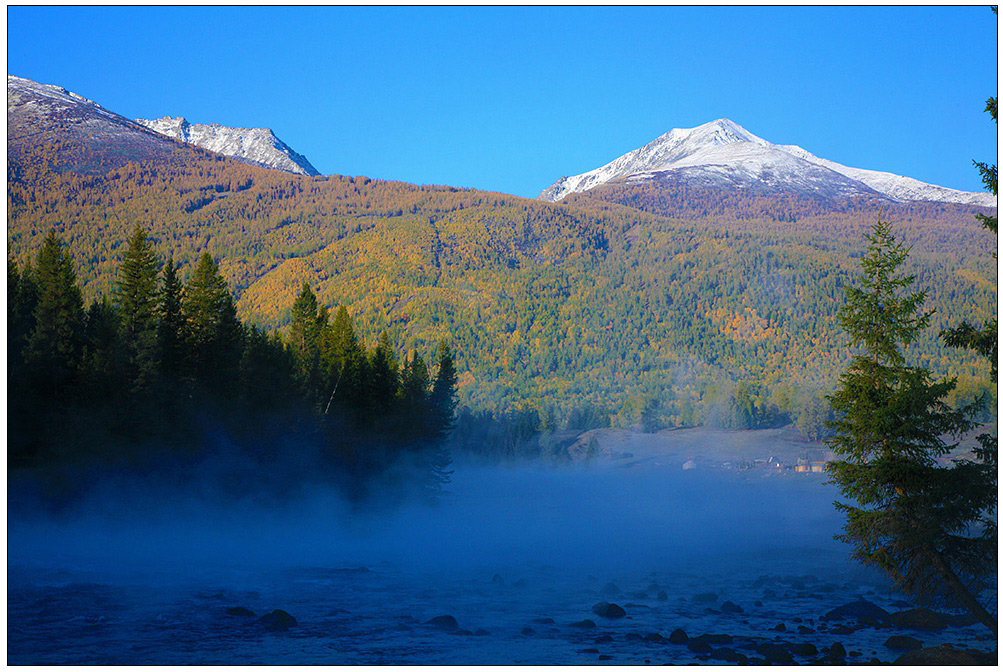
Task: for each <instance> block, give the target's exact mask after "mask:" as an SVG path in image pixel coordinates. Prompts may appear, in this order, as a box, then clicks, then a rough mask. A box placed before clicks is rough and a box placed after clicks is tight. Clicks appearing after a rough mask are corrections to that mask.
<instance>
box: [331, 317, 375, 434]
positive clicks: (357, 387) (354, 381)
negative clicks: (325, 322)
mask: <svg viewBox="0 0 1003 672" xmlns="http://www.w3.org/2000/svg"><path fill="white" fill-rule="evenodd" d="M321 365H322V368H323V375H324V380H325V385H324V386H323V389H324V390H325V391H327V400H326V403H325V405H324V408H323V411H324V414H325V415H327V414H329V413H330V412H331V409H332V407H334V408H338V409H340V410H341V412H342V413H345V414H347V415H348V419H349V420H351V421H352V422H354V423H357V422H359V420H360V417H361V415H360V414H361V413H362V409H363V406H364V403H365V395H364V393H363V381H364V379H365V376H366V357H365V353H364V352H363V351H362V346H361V345H359V339H358V337H357V336H356V335H355V330H354V329H353V328H352V319H351V317H349V315H348V310H347V309H346V308H345V306H339V307H338V312H337V313H335V316H334V322H333V323H332V324H331V325H330V327H328V328H327V329H324V330H323V331H322V332H321Z"/></svg>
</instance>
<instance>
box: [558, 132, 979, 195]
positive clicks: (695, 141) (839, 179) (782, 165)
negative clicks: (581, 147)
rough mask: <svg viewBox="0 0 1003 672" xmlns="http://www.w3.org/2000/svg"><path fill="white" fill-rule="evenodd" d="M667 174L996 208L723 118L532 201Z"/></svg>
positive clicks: (664, 138) (671, 135)
mask: <svg viewBox="0 0 1003 672" xmlns="http://www.w3.org/2000/svg"><path fill="white" fill-rule="evenodd" d="M670 174H671V175H672V176H674V177H678V178H681V179H685V180H688V181H693V182H698V183H700V184H703V185H708V184H714V185H717V186H731V187H739V188H742V187H746V186H749V185H752V184H755V185H757V186H765V187H767V188H773V189H778V190H786V191H797V192H801V193H810V194H813V195H820V196H824V197H827V198H836V197H845V196H852V195H860V194H867V195H880V196H883V197H885V198H888V199H890V200H893V201H945V202H951V203H965V204H969V205H980V206H986V207H996V199H995V197H993V196H992V195H991V194H987V193H977V192H966V191H959V190H956V189H947V188H945V187H938V186H936V185H932V184H926V183H924V182H920V181H919V180H914V179H912V178H908V177H902V176H899V175H893V174H891V173H882V172H878V171H872V170H864V169H861V168H851V167H849V166H844V165H842V164H839V163H836V162H835V161H829V160H828V159H822V158H819V157H817V156H815V155H814V154H812V153H811V152H808V151H806V150H804V149H802V148H801V147H798V146H796V145H774V144H772V143H770V142H767V141H766V140H763V139H762V138H760V137H758V136H756V135H754V134H752V133H750V132H749V131H747V130H746V129H744V128H742V127H741V126H739V125H738V124H736V123H735V122H733V121H731V120H730V119H718V120H716V121H712V122H710V123H707V124H703V125H702V126H697V127H695V128H676V129H673V130H671V131H669V132H668V133H665V134H663V135H661V136H659V137H658V138H656V139H655V140H653V141H652V142H650V143H648V144H647V145H644V146H643V147H640V148H639V149H635V150H634V151H632V152H628V153H627V154H624V155H623V156H621V157H620V158H618V159H615V160H613V161H611V162H610V163H607V164H606V165H604V166H601V167H599V168H596V169H595V170H591V171H589V172H587V173H582V174H580V175H574V176H571V177H562V178H561V179H560V180H558V181H557V182H555V183H554V184H552V185H551V186H550V187H548V188H547V189H545V190H544V191H543V192H542V193H541V194H540V198H541V199H543V200H549V201H559V200H561V199H562V198H564V197H565V196H567V195H568V194H571V193H575V192H583V191H588V190H589V189H592V188H594V187H597V186H599V185H601V184H605V183H607V182H611V181H613V180H621V179H626V180H630V181H631V182H637V181H648V180H653V179H656V178H657V177H665V176H666V175H670Z"/></svg>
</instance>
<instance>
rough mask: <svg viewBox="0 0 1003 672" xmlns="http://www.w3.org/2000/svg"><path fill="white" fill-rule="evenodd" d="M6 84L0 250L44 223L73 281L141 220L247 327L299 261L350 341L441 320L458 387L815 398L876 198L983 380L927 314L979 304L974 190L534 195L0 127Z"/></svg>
mask: <svg viewBox="0 0 1003 672" xmlns="http://www.w3.org/2000/svg"><path fill="white" fill-rule="evenodd" d="M9 86H10V85H9ZM8 98H9V103H8V157H9V165H10V170H9V179H8V248H9V254H10V255H11V256H12V257H13V258H14V259H15V260H16V261H18V262H19V263H22V264H23V263H25V262H28V261H30V260H34V258H35V256H36V255H37V254H38V250H39V249H40V247H41V245H42V242H43V240H44V239H45V237H46V235H47V234H48V233H49V231H50V230H54V231H55V232H56V233H57V234H58V235H59V236H61V237H62V239H63V240H64V241H65V242H66V243H67V245H68V249H69V250H70V252H71V253H72V255H73V259H74V260H75V263H76V273H77V277H78V278H79V280H80V283H81V288H82V292H83V295H84V297H85V299H86V300H88V301H90V300H93V299H94V298H96V297H99V296H109V295H110V292H111V289H112V287H113V283H114V279H115V277H116V272H117V268H118V266H119V264H120V263H121V260H122V255H123V251H124V243H125V241H126V239H127V238H128V236H129V234H130V232H131V231H132V230H133V228H134V227H135V226H136V225H140V226H142V227H144V229H145V230H146V231H148V233H149V236H150V239H151V241H153V243H154V245H155V248H156V249H157V250H158V252H159V254H160V255H161V259H163V258H164V257H166V255H168V254H169V255H173V258H174V260H175V261H176V262H179V263H180V274H181V277H182V278H187V277H188V276H190V275H191V273H192V272H193V269H194V268H195V266H196V263H197V262H198V260H199V259H200V257H201V256H202V255H203V254H204V253H206V252H208V253H209V254H210V255H211V256H212V257H213V258H215V259H216V260H218V263H219V270H220V273H221V274H222V276H223V277H224V278H225V279H226V281H227V283H228V284H229V286H230V287H231V288H232V290H233V292H234V296H235V298H236V307H237V311H238V313H239V315H240V317H241V319H242V320H244V321H245V322H248V323H253V324H256V325H258V326H259V327H260V328H262V329H264V330H272V329H280V330H283V332H284V333H287V332H288V329H289V327H290V323H291V321H292V318H293V314H292V310H291V306H292V305H293V303H294V301H295V300H296V299H297V297H298V296H299V295H300V292H301V290H302V287H303V283H304V282H305V283H307V285H308V287H310V288H311V291H313V292H314V293H315V295H316V297H317V299H318V301H319V303H320V305H321V306H325V307H328V308H330V309H333V308H334V307H336V306H345V307H346V308H347V310H348V313H349V314H350V315H351V318H352V320H353V321H354V322H355V324H356V325H358V330H359V336H360V338H361V339H362V340H363V341H364V342H365V343H370V344H376V343H377V335H378V334H380V333H381V332H383V331H386V332H387V333H388V334H389V335H390V340H391V341H392V342H394V343H396V344H397V345H396V348H397V349H398V351H397V352H398V355H402V354H403V353H405V352H411V351H412V350H413V349H418V350H419V351H422V352H428V351H430V350H431V349H432V348H433V347H434V346H435V344H437V343H438V342H440V341H442V340H445V341H447V342H448V343H450V344H451V345H452V347H453V352H454V354H455V362H456V367H457V379H458V384H457V389H458V396H459V402H460V404H461V405H466V406H468V407H470V408H471V409H475V410H478V411H491V412H493V413H495V414H496V415H505V414H510V415H512V414H514V415H516V416H518V417H520V418H522V419H525V418H529V422H530V423H531V424H532V423H536V425H537V426H545V427H562V426H568V427H571V428H576V427H575V426H576V425H578V427H577V428H581V429H584V428H588V427H584V426H581V425H585V424H590V423H599V424H605V423H609V424H612V425H614V426H623V427H643V428H645V429H657V428H660V427H671V426H680V425H695V424H713V425H717V426H726V427H759V426H768V425H771V424H776V423H781V422H785V421H788V420H796V419H798V418H799V417H807V416H810V415H811V414H812V413H815V410H816V409H817V407H818V403H817V401H818V397H819V395H820V394H821V393H823V392H824V391H827V390H829V389H831V388H832V385H833V383H834V381H835V377H836V375H837V372H838V371H839V370H840V369H841V368H842V367H843V366H844V365H845V363H846V362H847V361H848V359H849V355H850V353H849V352H848V351H847V348H846V339H845V337H844V335H843V334H842V333H841V332H840V329H839V327H838V325H837V322H836V311H837V310H838V308H839V306H840V305H841V302H842V299H843V287H844V286H845V285H846V284H847V283H848V282H850V281H851V280H852V278H853V277H855V275H856V271H857V267H858V258H859V256H860V255H861V253H862V250H863V242H862V241H863V234H864V232H865V231H867V230H868V229H869V227H870V226H871V224H873V223H874V222H875V221H876V220H877V217H878V214H879V212H883V217H884V219H886V220H889V221H891V222H892V223H893V226H894V229H895V233H896V236H897V237H898V238H899V239H900V240H901V241H903V242H904V243H905V244H906V245H908V246H911V248H912V252H911V255H910V258H909V263H910V264H911V265H912V270H913V271H914V272H915V273H916V275H917V286H919V287H921V288H925V289H927V290H928V291H929V294H928V298H927V302H928V304H927V305H928V306H929V307H931V308H934V309H935V310H936V313H935V317H934V323H933V325H932V327H931V329H930V330H929V331H928V332H927V333H925V334H923V336H922V337H921V339H920V341H919V342H918V343H917V345H916V346H915V347H914V348H913V349H912V351H911V356H912V357H914V358H915V359H916V360H918V361H919V362H920V363H922V364H923V365H924V366H929V367H930V368H932V369H933V370H934V371H937V372H940V373H951V374H956V375H959V376H960V384H959V386H958V390H957V393H956V394H957V395H958V397H959V398H961V397H963V398H965V399H970V398H974V397H975V396H977V395H978V394H980V393H982V392H984V391H987V390H989V391H992V393H995V392H994V390H995V388H994V387H993V386H991V385H990V384H989V383H988V380H987V377H986V375H985V372H984V371H983V370H982V368H981V365H980V363H979V362H978V360H977V358H976V357H974V356H967V355H965V354H964V353H962V352H960V351H958V350H954V349H948V348H945V347H944V346H943V345H942V344H941V343H940V342H939V340H938V338H937V333H938V331H939V330H940V328H943V327H946V326H950V325H954V324H957V323H958V322H960V321H961V320H962V319H966V318H967V319H972V318H974V319H981V318H982V316H983V314H988V313H989V312H993V313H994V311H995V307H996V301H997V296H996V295H997V290H996V264H995V261H994V259H993V258H992V256H991V255H990V251H991V250H993V249H994V246H995V239H994V237H993V236H992V234H990V233H988V232H986V231H983V230H982V229H981V227H980V226H979V225H978V222H977V221H976V220H975V214H976V213H981V212H987V211H989V210H988V209H987V208H986V207H984V205H980V204H982V203H983V201H980V200H975V201H972V200H971V199H969V201H968V202H943V201H933V200H909V199H904V198H895V197H891V196H889V195H887V194H882V193H879V192H878V191H876V190H875V189H874V188H873V187H868V188H867V189H859V190H854V191H853V192H852V193H843V194H835V193H833V192H832V190H831V189H828V188H827V191H825V193H822V192H818V191H816V192H811V191H805V190H803V189H800V188H798V189H795V188H784V187H783V185H779V184H773V185H772V186H771V185H770V183H769V182H763V181H749V182H747V183H745V182H743V184H745V185H746V186H744V187H742V188H737V187H735V186H734V184H733V185H732V187H728V186H727V185H722V184H720V183H716V182H708V181H707V180H694V179H690V177H692V174H691V175H690V176H689V177H687V175H685V174H681V173H678V172H673V171H661V172H656V173H655V174H653V175H652V176H651V179H644V180H638V179H633V178H630V177H629V176H621V177H620V178H619V179H613V180H608V181H603V182H596V184H594V185H591V188H590V189H589V190H586V191H570V190H569V191H568V192H567V193H565V194H563V196H562V198H561V200H559V201H556V202H551V201H547V200H534V199H524V198H518V197H514V196H509V195H504V194H500V193H492V192H484V191H476V190H470V189H457V188H453V187H448V186H429V185H414V184H406V183H401V182H391V181H384V180H372V179H369V178H366V177H345V176H337V175H332V176H304V175H293V174H288V173H282V172H278V171H275V170H268V169H265V168H261V167H257V166H252V165H248V164H247V163H244V162H239V161H236V160H234V159H231V158H227V157H224V156H221V155H218V154H214V153H211V152H208V151H205V150H203V149H200V148H196V147H192V146H190V145H182V144H179V143H177V142H175V141H173V140H171V139H169V138H166V137H164V136H158V135H156V134H153V133H151V132H150V131H149V130H148V129H146V128H144V127H141V126H139V125H138V124H134V123H133V122H130V123H132V126H133V127H134V128H133V127H129V129H128V132H126V130H125V128H126V127H125V126H117V127H116V129H117V130H116V134H107V135H106V136H101V135H99V134H84V133H81V132H79V128H80V125H81V124H86V123H91V122H90V121H88V120H83V121H77V120H67V119H66V118H65V117H58V116H53V115H49V119H50V121H47V122H45V123H41V124H39V125H38V129H39V132H36V133H33V134H23V133H14V132H13V131H12V129H16V128H21V126H19V124H21V123H22V122H21V117H20V116H19V114H20V112H19V113H18V114H13V113H12V111H11V107H10V93H9V94H8ZM74 129H76V130H74ZM158 142H160V143H163V145H157V144H156V143H158ZM757 146H758V145H757ZM122 147H135V148H139V149H136V150H135V151H129V152H125V151H123V150H122V149H121V148H122ZM140 149H142V151H139V150H140ZM771 151H772V150H771ZM801 151H803V150H801ZM772 155H773V154H771V156H772ZM787 155H788V156H791V155H790V154H789V153H788V154H787ZM87 157H94V158H92V159H89V160H88V159H87ZM798 160H803V159H798ZM785 161H786V159H785ZM799 165H800V164H799ZM812 165H816V164H812ZM816 167H818V168H819V170H820V171H823V170H824V171H828V172H827V173H825V174H827V175H828V174H829V173H831V174H833V175H836V174H837V173H836V171H834V170H833V169H832V168H831V167H824V166H821V167H819V166H817V165H816ZM851 170H852V169H851ZM774 174H775V173H774ZM840 179H843V180H844V184H849V182H848V181H849V180H851V178H850V177H847V176H843V178H840ZM837 181H838V180H837ZM856 182H859V180H856ZM785 184H786V183H785ZM958 193H962V192H958ZM585 418H591V420H587V421H586V420H583V419H585Z"/></svg>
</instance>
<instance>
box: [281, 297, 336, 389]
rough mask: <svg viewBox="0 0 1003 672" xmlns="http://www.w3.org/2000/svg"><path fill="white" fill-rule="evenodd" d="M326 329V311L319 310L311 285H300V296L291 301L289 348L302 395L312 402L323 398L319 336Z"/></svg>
mask: <svg viewBox="0 0 1003 672" xmlns="http://www.w3.org/2000/svg"><path fill="white" fill-rule="evenodd" d="M326 326H327V312H326V311H325V310H319V309H318V306H317V297H316V295H315V294H314V293H313V290H311V289H310V285H309V284H308V283H306V282H304V283H303V288H302V290H301V291H300V295H299V296H298V297H297V298H296V301H294V302H293V307H292V324H291V325H290V327H289V346H290V348H292V351H293V355H294V356H295V358H296V363H297V369H298V377H299V379H300V385H301V387H302V389H303V393H304V394H305V396H306V397H307V399H308V400H309V401H310V402H311V403H317V404H319V403H322V402H324V401H326V399H323V400H322V399H321V397H322V396H324V391H323V390H322V389H321V387H324V386H323V385H322V381H321V379H322V376H321V356H320V354H321V353H320V345H321V343H320V341H321V334H322V333H323V331H324V328H325V327H326Z"/></svg>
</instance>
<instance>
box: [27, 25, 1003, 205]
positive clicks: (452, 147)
mask: <svg viewBox="0 0 1003 672" xmlns="http://www.w3.org/2000/svg"><path fill="white" fill-rule="evenodd" d="M7 18H8V23H7V31H8V32H7V39H8V42H7V58H8V64H7V71H8V73H10V74H14V75H19V76H23V77H28V78H29V79H34V80H37V81H40V82H42V83H45V84H58V85H60V86H63V87H65V88H67V89H69V90H70V91H74V92H76V93H79V94H80V95H82V96H85V97H87V98H90V99H92V100H94V101H96V102H98V103H99V104H101V105H103V106H104V107H106V108H108V109H110V110H112V111H115V112H118V113H120V114H123V115H125V116H127V117H160V116H164V115H171V116H184V117H186V118H188V120H189V121H192V122H195V123H211V122H215V123H220V124H224V125H228V126H243V127H256V126H267V127H270V128H272V129H273V130H275V132H276V134H277V135H278V136H279V137H280V138H281V139H282V140H284V141H285V142H286V143H287V144H289V145H290V146H291V147H292V148H293V149H295V150H296V151H298V152H300V153H302V154H304V155H305V156H307V158H309V159H310V161H311V162H312V163H313V164H314V165H315V166H316V167H317V169H318V170H320V171H321V172H322V173H325V174H331V173H337V174H343V175H366V176H368V177H372V178H382V179H395V180H404V181H407V182H414V183H422V184H450V185H454V186H461V187H476V188H480V189H489V190H494V191H502V192H505V193H511V194H516V195H519V196H529V197H535V196H536V195H538V194H539V192H540V191H541V190H542V189H543V188H545V187H547V186H548V185H550V184H551V183H552V182H554V181H555V180H556V179H558V178H559V177H561V176H562V175H573V174H577V173H581V172H585V171H587V170H591V169H593V168H596V167H598V166H600V165H602V164H604V163H606V162H608V161H610V160H612V159H614V158H616V157H617V156H620V155H621V154H624V153H626V152H628V151H630V150H632V149H635V148H637V147H639V146H641V145H643V144H645V143H647V142H649V141H651V140H653V139H654V138H655V137H657V136H659V135H661V134H662V133H664V132H666V131H668V130H670V129H671V128H676V127H683V128H686V127H692V126H697V125H700V124H702V123H705V122H708V121H712V120H714V119H717V118H721V117H727V118H730V119H732V120H733V121H735V122H737V123H739V124H741V125H742V126H744V127H745V128H746V129H748V130H749V131H751V132H752V133H755V134H756V135H759V136H760V137H762V138H765V139H766V140H769V141H771V142H775V143H780V144H797V145H800V146H802V147H804V148H805V149H807V150H808V151H810V152H813V153H814V154H816V155H818V156H821V157H824V158H828V159H832V160H834V161H838V162H840V163H843V164H846V165H850V166H854V167H859V168H869V169H873V170H885V171H889V172H894V173H898V174H901V175H907V176H909V177H914V178H917V179H920V180H923V181H926V182H932V183H934V184H939V185H942V186H947V187H953V188H956V189H967V190H972V191H977V190H981V188H982V185H981V182H980V180H979V175H978V171H977V170H976V169H975V168H974V167H973V166H972V163H971V162H972V159H978V160H980V161H989V162H993V163H995V162H996V149H997V133H996V126H995V125H994V124H993V123H992V120H991V118H990V117H989V115H988V114H987V113H985V112H984V111H983V108H984V106H985V100H986V98H988V97H989V96H995V95H996V93H997V88H996V87H997V65H998V64H997V59H996V50H997V35H996V17H995V16H994V15H993V14H992V13H991V12H990V11H989V9H988V8H986V7H842V8H823V7H728V8H713V7H632V8H621V7H460V8H453V7H428V8H425V7H294V8H276V7H167V8H153V7H11V6H8V9H7Z"/></svg>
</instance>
